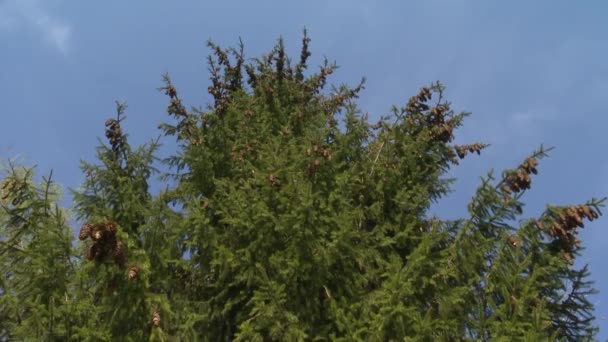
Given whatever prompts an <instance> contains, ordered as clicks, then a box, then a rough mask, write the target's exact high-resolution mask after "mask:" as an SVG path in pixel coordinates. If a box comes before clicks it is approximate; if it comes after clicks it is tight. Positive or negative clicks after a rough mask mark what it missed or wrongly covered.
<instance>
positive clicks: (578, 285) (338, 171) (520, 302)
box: [0, 35, 602, 341]
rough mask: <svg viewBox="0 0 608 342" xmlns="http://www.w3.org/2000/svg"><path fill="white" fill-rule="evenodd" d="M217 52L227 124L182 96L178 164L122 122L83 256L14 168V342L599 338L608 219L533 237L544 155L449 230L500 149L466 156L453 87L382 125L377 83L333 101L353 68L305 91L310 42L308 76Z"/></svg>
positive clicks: (329, 67)
mask: <svg viewBox="0 0 608 342" xmlns="http://www.w3.org/2000/svg"><path fill="white" fill-rule="evenodd" d="M209 46H210V48H211V49H212V52H213V53H212V55H211V56H210V58H209V71H210V75H211V86H210V87H209V93H210V94H211V95H212V96H213V103H212V104H211V105H210V106H209V108H208V110H202V109H197V108H192V109H190V110H188V109H187V108H186V107H185V106H184V105H183V104H182V100H181V99H180V97H179V96H178V92H177V90H176V88H175V86H174V85H173V84H172V83H171V81H170V79H169V77H168V76H165V77H164V82H165V85H164V87H163V88H162V89H163V90H164V91H165V93H166V94H167V95H168V97H169V100H170V104H169V107H168V109H167V111H168V113H169V115H170V122H169V123H165V124H162V125H161V126H160V129H162V131H163V132H164V134H165V136H169V137H174V138H175V139H176V140H177V146H178V148H177V150H176V151H175V153H174V155H172V156H169V157H168V158H166V159H162V160H159V159H158V156H157V149H158V147H159V146H160V141H159V140H158V139H157V140H153V141H151V142H150V143H149V144H146V145H144V146H141V147H138V148H133V147H132V146H130V145H129V143H128V141H127V135H126V134H125V133H124V132H123V131H122V128H121V122H122V120H123V111H124V110H125V106H124V105H122V104H118V108H117V109H118V110H117V117H116V118H112V119H108V121H107V122H106V131H105V135H106V137H107V138H108V144H101V146H99V147H98V149H97V163H85V162H83V163H82V171H83V174H84V175H85V181H84V184H83V185H82V187H80V188H79V189H76V190H73V191H72V193H73V198H74V206H73V213H74V214H75V215H76V219H78V220H79V221H80V223H82V227H81V229H80V232H79V235H78V237H79V239H80V241H79V242H74V243H73V242H72V240H74V239H73V233H72V229H71V228H70V227H69V226H68V225H67V223H66V210H64V209H61V208H59V207H58V205H57V203H58V201H59V199H60V195H59V193H58V191H57V188H56V186H54V185H53V183H52V181H51V179H50V177H49V178H48V179H46V178H45V179H43V181H42V183H41V184H40V185H37V184H36V183H35V181H34V179H35V178H34V177H33V175H32V173H33V170H31V169H28V168H24V167H17V166H14V165H12V164H11V165H9V167H7V169H6V175H5V177H4V180H3V181H2V183H1V184H2V196H1V200H0V205H1V209H0V266H1V267H2V273H1V274H0V340H6V339H9V338H15V339H17V340H35V341H42V340H56V341H110V340H128V341H144V340H154V341H156V340H158V341H177V340H181V341H199V340H200V341H232V340H235V341H266V340H277V341H299V340H319V341H324V340H338V341H354V340H356V341H359V340H360V341H397V340H406V341H414V340H416V341H418V340H420V341H451V340H481V341H488V340H490V339H493V340H507V341H511V340H534V341H540V340H555V339H560V340H567V341H578V340H581V339H586V338H592V337H593V335H594V333H595V330H596V328H595V325H594V317H593V306H592V304H591V303H590V302H589V300H588V299H587V297H586V295H587V294H589V293H592V292H593V289H592V288H591V284H590V282H589V280H588V272H587V269H586V267H583V268H582V269H579V268H576V267H574V266H573V265H574V263H573V261H574V259H575V258H576V256H577V255H578V254H579V252H580V249H581V247H580V246H579V241H578V240H577V239H576V234H577V226H580V227H582V226H583V220H585V219H589V220H593V219H595V218H597V217H598V216H599V213H600V212H599V208H598V207H599V206H600V205H601V202H602V201H598V200H592V201H590V202H588V203H585V204H581V205H572V206H548V208H547V211H546V212H545V213H544V214H543V215H542V216H541V217H539V218H535V219H522V218H521V215H522V206H523V203H522V202H521V196H522V195H523V194H524V193H525V191H527V190H528V189H529V188H530V184H531V176H532V175H534V174H536V173H537V167H538V160H539V159H540V158H542V157H544V156H545V153H546V151H545V150H543V149H542V148H541V149H540V150H539V151H536V152H534V153H533V154H532V155H531V156H530V157H528V158H526V159H525V160H524V161H523V162H522V164H521V165H519V166H517V167H516V168H515V169H513V170H506V171H505V172H503V174H502V175H501V176H500V177H497V178H495V177H494V176H493V174H491V173H490V174H489V175H488V176H487V177H485V178H483V181H482V184H481V185H480V186H479V188H478V190H477V192H476V193H475V196H474V197H473V198H472V200H471V202H470V204H469V205H468V212H469V215H468V216H467V217H464V218H462V219H460V220H454V221H445V220H440V219H439V218H437V217H429V216H428V214H427V213H428V210H429V207H430V205H431V204H432V203H433V202H435V201H438V200H439V199H440V198H441V197H442V196H444V195H445V194H447V193H449V192H450V191H451V188H450V184H451V181H452V180H451V179H450V178H448V177H447V172H448V171H449V169H450V168H451V167H453V166H454V165H456V164H457V163H458V160H459V159H462V158H464V157H465V156H466V155H467V154H470V153H472V152H476V153H477V154H479V153H480V151H482V150H483V149H484V148H485V147H486V145H484V144H479V143H475V144H470V145H461V146H457V145H454V144H453V143H452V141H453V138H454V133H455V131H456V129H457V128H458V127H459V126H460V125H461V123H462V120H463V119H464V118H465V117H466V116H467V114H466V113H454V112H453V111H452V109H451V108H450V104H449V103H448V102H446V101H445V99H444V96H443V95H444V89H443V87H442V86H441V85H440V84H438V83H437V84H433V85H431V86H429V87H424V88H422V89H421V91H420V93H419V94H417V95H415V96H413V97H412V98H411V99H410V100H409V101H408V102H407V104H406V105H404V106H403V107H394V108H393V111H392V113H391V114H390V115H388V116H386V117H383V118H381V119H380V120H379V121H378V122H377V123H373V124H372V123H370V122H369V121H368V117H367V115H365V114H362V112H361V111H360V110H359V109H358V108H357V107H356V105H355V99H356V98H357V96H358V94H359V93H360V91H362V89H363V82H362V83H361V84H360V85H358V86H356V87H354V88H352V87H348V86H339V87H334V88H332V89H331V90H329V91H328V90H326V89H325V88H326V84H327V82H328V77H329V76H330V75H331V74H332V72H333V71H334V70H335V65H333V64H330V63H328V62H325V63H324V64H323V65H322V66H321V68H320V70H319V71H318V72H316V73H312V74H310V73H309V72H308V71H307V70H308V66H307V63H308V58H309V56H310V52H309V39H308V37H307V36H306V35H304V38H303V46H302V50H301V55H300V56H299V59H298V61H297V63H293V62H292V61H291V60H290V59H289V58H288V57H287V56H286V53H285V50H284V47H283V42H282V41H281V40H279V42H278V44H277V45H276V46H275V47H274V49H273V50H272V51H271V52H270V53H269V54H267V55H264V56H262V57H261V58H259V59H253V60H251V61H247V60H246V59H245V58H244V56H243V48H242V44H241V46H239V48H237V49H223V48H220V47H218V46H216V45H214V44H211V43H210V44H209ZM165 139H167V138H165ZM159 165H161V166H162V167H163V168H164V169H166V170H165V171H163V172H160V171H158V170H157V169H155V166H157V167H158V166H159ZM153 175H159V176H160V177H159V178H158V179H156V180H155V179H154V178H152V176H153ZM151 182H161V184H163V187H162V188H163V190H162V191H160V193H158V194H154V193H153V192H152V191H150V189H149V186H150V184H151Z"/></svg>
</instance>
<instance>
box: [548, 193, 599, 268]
mask: <svg viewBox="0 0 608 342" xmlns="http://www.w3.org/2000/svg"><path fill="white" fill-rule="evenodd" d="M598 217H599V214H598V212H597V211H595V210H594V209H593V208H591V207H590V206H588V205H577V206H570V207H567V208H564V209H562V210H561V211H560V213H559V214H557V217H556V220H555V221H553V222H552V224H551V225H550V226H549V227H545V225H544V224H543V222H540V221H537V222H536V226H537V227H538V228H539V229H541V230H545V228H547V232H548V233H549V235H550V236H551V237H553V238H554V241H555V243H556V245H558V246H560V247H561V249H563V250H564V252H565V254H564V258H565V259H566V262H568V264H570V265H572V263H573V262H574V254H573V252H574V250H575V248H578V247H580V240H579V239H578V238H576V236H575V235H576V234H578V227H581V228H584V227H585V226H584V224H583V220H584V219H585V218H586V219H588V220H589V221H593V220H595V219H596V218H598Z"/></svg>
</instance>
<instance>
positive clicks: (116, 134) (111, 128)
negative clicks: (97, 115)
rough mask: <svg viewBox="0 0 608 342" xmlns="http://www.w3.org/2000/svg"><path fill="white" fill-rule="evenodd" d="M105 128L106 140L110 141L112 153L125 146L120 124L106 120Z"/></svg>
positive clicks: (112, 120)
mask: <svg viewBox="0 0 608 342" xmlns="http://www.w3.org/2000/svg"><path fill="white" fill-rule="evenodd" d="M106 127H107V128H106V138H108V139H109V140H110V145H112V151H114V152H118V151H120V150H121V149H122V147H123V146H124V144H125V141H124V137H123V135H122V128H120V122H118V120H116V119H108V120H106Z"/></svg>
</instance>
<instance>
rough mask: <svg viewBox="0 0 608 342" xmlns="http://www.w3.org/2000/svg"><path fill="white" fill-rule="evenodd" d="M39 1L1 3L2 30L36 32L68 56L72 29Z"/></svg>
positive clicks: (6, 0)
mask: <svg viewBox="0 0 608 342" xmlns="http://www.w3.org/2000/svg"><path fill="white" fill-rule="evenodd" d="M42 4H43V3H42V2H41V1H39V0H5V1H3V2H0V30H2V31H15V30H17V29H22V28H24V29H29V30H34V31H36V32H37V33H38V34H40V36H41V37H42V39H43V40H44V41H45V42H46V43H47V44H50V45H51V46H52V47H54V48H55V49H57V50H58V51H59V52H60V53H61V54H63V55H67V54H68V53H69V50H70V38H71V36H72V28H71V27H70V25H68V24H67V23H65V22H64V21H62V20H61V19H60V18H58V17H55V16H53V15H52V14H51V13H49V12H48V11H47V10H46V9H45V8H44V7H43V6H42Z"/></svg>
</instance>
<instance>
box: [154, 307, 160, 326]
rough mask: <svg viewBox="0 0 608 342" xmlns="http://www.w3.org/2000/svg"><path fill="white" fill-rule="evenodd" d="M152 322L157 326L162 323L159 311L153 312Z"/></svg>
mask: <svg viewBox="0 0 608 342" xmlns="http://www.w3.org/2000/svg"><path fill="white" fill-rule="evenodd" d="M152 324H154V326H155V327H158V326H159V325H160V313H159V312H158V311H154V313H153V314H152Z"/></svg>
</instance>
